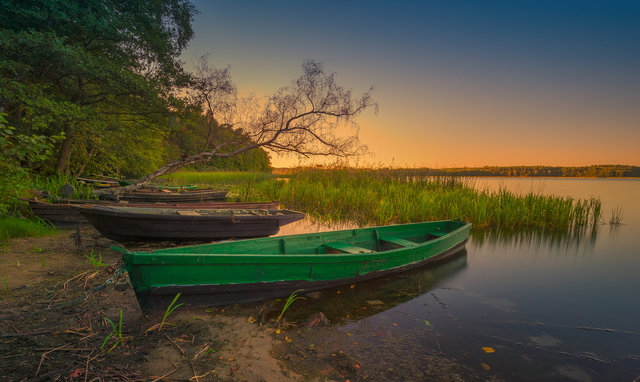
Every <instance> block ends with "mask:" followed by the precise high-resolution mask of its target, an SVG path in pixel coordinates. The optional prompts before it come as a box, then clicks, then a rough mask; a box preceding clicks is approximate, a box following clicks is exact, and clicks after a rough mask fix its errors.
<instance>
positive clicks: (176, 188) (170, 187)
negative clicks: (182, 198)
mask: <svg viewBox="0 0 640 382" xmlns="http://www.w3.org/2000/svg"><path fill="white" fill-rule="evenodd" d="M197 188H198V186H196V185H193V184H185V185H182V186H158V189H159V190H196V189H197Z"/></svg>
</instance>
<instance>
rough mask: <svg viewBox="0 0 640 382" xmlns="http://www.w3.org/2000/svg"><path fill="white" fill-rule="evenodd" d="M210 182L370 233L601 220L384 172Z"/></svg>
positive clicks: (583, 206)
mask: <svg viewBox="0 0 640 382" xmlns="http://www.w3.org/2000/svg"><path fill="white" fill-rule="evenodd" d="M209 174H210V175H202V176H203V177H205V176H206V177H208V179H216V181H224V182H226V184H230V185H232V187H237V186H238V185H239V184H244V185H245V186H246V185H248V184H249V183H248V182H247V181H246V179H247V178H249V179H252V182H251V183H250V187H249V189H244V190H242V192H244V195H246V196H247V198H248V199H252V200H257V199H263V200H264V199H271V200H279V201H280V202H281V203H282V205H283V206H285V207H287V208H291V209H298V210H302V211H305V212H307V214H309V215H310V216H312V217H313V218H314V219H316V220H318V221H322V222H325V223H329V224H338V223H344V222H351V223H355V224H358V225H361V226H369V225H385V224H395V223H410V222H420V221H428V220H438V219H455V218H461V219H463V220H465V221H470V222H473V223H474V225H475V226H476V227H485V226H491V227H502V228H524V227H546V228H564V229H566V228H570V227H579V226H589V225H595V224H597V223H598V222H599V220H600V217H601V210H600V209H601V203H600V201H599V200H598V199H593V198H592V199H586V200H584V199H574V198H571V197H560V196H545V195H540V194H535V193H529V194H526V195H518V194H515V193H513V192H511V191H508V190H506V189H498V190H489V189H486V190H477V189H475V188H474V187H473V180H472V179H470V178H461V177H452V176H441V177H434V176H416V175H415V174H412V173H410V172H409V173H407V172H403V171H398V170H389V169H379V170H362V169H353V168H336V169H329V170H327V169H316V168H306V169H299V170H297V171H296V172H295V173H294V174H293V175H292V176H291V177H290V178H287V179H276V178H275V177H274V176H271V175H266V176H257V175H250V174H251V173H250V174H243V175H241V176H239V179H240V180H238V179H237V180H236V181H235V183H234V181H232V180H231V178H233V176H235V175H234V174H233V173H231V174H230V173H222V175H219V173H214V174H216V175H212V173H209ZM252 177H253V178H252ZM184 179H185V180H186V179H187V178H184ZM242 179H245V180H244V181H243V180H242ZM232 189H233V188H232Z"/></svg>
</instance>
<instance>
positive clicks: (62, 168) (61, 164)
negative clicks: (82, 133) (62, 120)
mask: <svg viewBox="0 0 640 382" xmlns="http://www.w3.org/2000/svg"><path fill="white" fill-rule="evenodd" d="M68 130H69V129H67V128H65V138H64V141H62V147H61V148H60V154H58V164H57V165H56V171H57V172H59V173H65V174H67V173H68V172H69V160H70V158H71V136H70V135H69V133H68Z"/></svg>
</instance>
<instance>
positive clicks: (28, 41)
mask: <svg viewBox="0 0 640 382" xmlns="http://www.w3.org/2000/svg"><path fill="white" fill-rule="evenodd" d="M2 6H3V12H2V13H0V51H1V52H2V54H1V55H0V112H4V113H6V114H7V117H6V119H7V120H8V122H9V124H10V125H11V126H14V127H15V134H16V135H15V136H16V137H23V138H24V137H31V138H30V139H31V140H29V141H24V142H23V143H24V144H25V145H26V146H29V145H31V146H32V147H33V149H34V150H35V151H38V150H40V148H41V147H40V146H42V145H44V144H45V143H46V144H47V145H50V146H51V147H49V148H48V149H47V152H48V153H49V154H52V153H55V155H47V156H46V158H45V157H41V158H40V160H39V163H38V170H39V171H40V172H41V173H44V172H47V171H49V172H52V171H54V170H57V171H58V172H61V173H65V174H70V175H73V176H77V175H80V174H82V173H83V172H86V173H89V174H92V173H93V174H95V173H107V174H112V173H115V174H120V175H123V176H136V177H137V176H140V175H143V174H148V173H151V174H149V175H148V176H146V177H144V178H143V179H142V180H141V181H140V182H139V183H137V184H136V186H139V185H143V184H145V183H146V182H148V181H149V180H150V179H153V178H154V177H156V176H159V175H162V174H166V173H169V172H171V171H174V170H176V169H178V168H180V167H183V166H186V165H201V164H203V163H205V162H211V161H213V162H214V163H210V165H212V166H215V167H219V168H230V167H236V168H237V167H240V168H247V169H252V170H259V169H265V168H268V167H269V157H268V154H267V152H268V151H270V152H274V153H295V154H298V155H302V156H311V155H323V156H326V155H332V156H339V157H343V156H350V155H357V154H359V153H362V152H363V151H364V150H366V147H365V146H363V145H361V144H360V143H359V142H358V138H357V125H356V124H355V118H356V117H357V116H358V115H359V114H360V113H362V112H363V111H364V110H366V109H368V108H370V107H375V106H376V105H375V103H374V102H373V101H372V98H371V89H370V90H369V91H367V92H365V93H364V94H362V95H361V96H355V95H354V94H352V92H351V90H349V89H347V88H344V87H343V86H341V85H339V84H338V82H337V77H336V74H335V73H331V72H327V71H325V69H324V67H323V66H322V64H320V63H318V62H315V61H311V60H309V61H305V62H304V64H303V67H302V69H303V73H302V75H301V76H300V77H299V78H298V79H297V80H295V81H293V82H292V83H291V85H290V86H288V87H284V88H282V89H280V90H279V91H277V92H276V93H275V94H274V95H273V96H271V97H269V98H268V99H266V100H265V101H258V100H256V99H255V98H248V99H238V97H237V92H236V87H235V85H234V83H233V82H232V80H231V76H230V69H229V68H223V69H218V68H215V67H213V66H211V65H209V64H208V61H207V60H206V58H203V59H202V60H201V61H200V62H199V64H198V66H197V67H196V70H195V71H194V72H193V73H188V72H186V71H185V70H184V68H183V66H182V65H183V64H182V63H181V62H180V60H179V55H180V54H181V52H182V51H183V49H184V48H185V47H186V46H187V43H188V42H189V40H190V38H191V37H192V35H193V30H192V26H191V21H192V19H193V17H194V15H195V13H196V10H195V8H194V7H193V5H192V4H190V3H189V1H188V0H127V1H120V0H96V1H83V0H31V1H28V2H23V1H19V0H3V1H2ZM349 129H352V130H349ZM345 132H346V133H345ZM3 134H4V135H7V134H14V131H13V130H11V131H9V130H7V129H4V130H3ZM40 137H45V138H46V139H44V138H42V139H41V138H40ZM43 139H44V140H43ZM23 146H24V145H23ZM231 158H233V159H231ZM21 161H24V160H23V159H21ZM163 164H165V165H164V166H163ZM32 167H35V166H34V165H33V164H32ZM154 169H158V170H156V171H153V172H152V170H154Z"/></svg>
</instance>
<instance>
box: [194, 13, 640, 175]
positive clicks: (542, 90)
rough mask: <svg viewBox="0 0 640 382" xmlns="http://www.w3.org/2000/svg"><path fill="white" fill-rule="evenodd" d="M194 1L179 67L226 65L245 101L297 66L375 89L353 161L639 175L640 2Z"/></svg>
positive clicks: (277, 161)
mask: <svg viewBox="0 0 640 382" xmlns="http://www.w3.org/2000/svg"><path fill="white" fill-rule="evenodd" d="M193 4H194V5H195V6H196V8H197V9H198V10H199V14H198V15H196V17H195V20H194V24H193V26H194V32H195V37H194V39H193V40H192V41H191V43H190V45H189V47H188V48H187V49H186V50H185V52H184V54H183V56H182V59H183V60H184V61H185V62H187V64H188V63H190V62H194V61H195V60H196V59H197V57H200V56H202V55H204V54H208V55H209V60H210V62H211V63H212V64H214V65H215V66H218V67H226V66H230V68H231V75H232V78H233V80H234V81H235V83H236V84H237V86H238V90H239V93H240V94H241V95H249V94H254V95H255V96H257V97H266V96H269V95H271V94H273V93H274V92H275V91H276V90H278V89H279V88H281V87H283V86H287V85H289V84H290V83H291V81H292V80H294V79H296V78H297V77H299V76H300V74H301V73H302V70H301V65H302V62H303V61H304V60H305V59H314V60H317V61H320V62H322V63H323V64H324V66H325V68H326V69H327V70H328V71H331V72H336V73H337V76H338V80H339V82H340V83H341V84H342V85H343V86H345V87H347V88H350V89H352V90H353V91H354V93H356V94H360V93H362V92H364V91H366V90H368V89H369V88H370V87H372V86H373V87H374V89H375V90H374V93H373V96H374V99H375V101H377V102H378V104H379V112H378V113H377V115H376V114H375V113H373V112H367V113H365V114H363V115H362V116H361V117H360V118H359V119H358V122H359V125H360V129H359V138H360V141H361V142H362V143H363V144H366V145H367V146H368V147H369V151H370V154H368V155H366V156H365V157H362V158H360V159H359V164H361V165H363V164H364V165H366V164H371V165H383V166H396V167H435V168H444V167H459V166H473V167H477V166H518V165H549V166H584V165H593V164H630V165H640V1H636V0H627V1H624V0H601V1H590V0H502V1H493V0H440V1H433V0H425V1H420V2H418V1H404V0H396V1H393V2H391V1H375V0H368V1H347V0H342V1H334V0H327V1H314V2H310V1H299V0H297V1H283V0H282V1H279V0H272V1H242V0H234V1H226V2H221V1H215V2H214V1H205V0H193ZM323 161H325V160H324V159H323ZM298 164H308V162H299V160H298V159H296V158H295V157H277V156H273V155H272V165H273V166H275V167H288V166H294V165H298Z"/></svg>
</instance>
